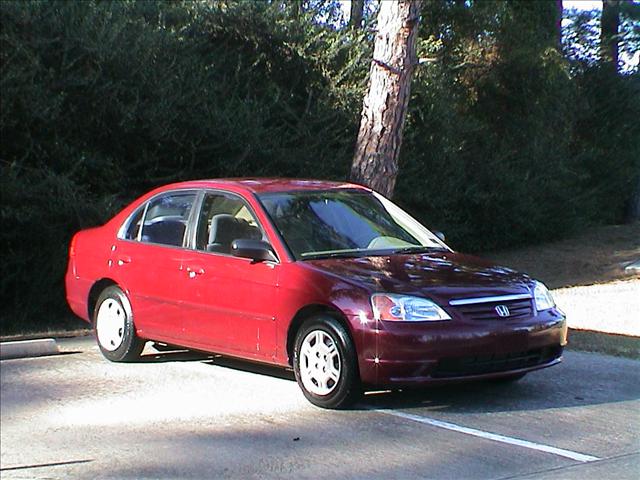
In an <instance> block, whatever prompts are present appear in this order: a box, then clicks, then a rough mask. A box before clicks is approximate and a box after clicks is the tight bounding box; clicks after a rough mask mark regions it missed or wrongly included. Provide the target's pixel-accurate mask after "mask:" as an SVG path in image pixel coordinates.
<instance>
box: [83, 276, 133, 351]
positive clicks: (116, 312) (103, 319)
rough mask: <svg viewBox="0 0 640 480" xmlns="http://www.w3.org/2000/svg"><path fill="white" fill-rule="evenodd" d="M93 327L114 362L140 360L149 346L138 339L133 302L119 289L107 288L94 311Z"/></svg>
mask: <svg viewBox="0 0 640 480" xmlns="http://www.w3.org/2000/svg"><path fill="white" fill-rule="evenodd" d="M93 325H94V328H95V331H96V338H97V339H98V346H99V347H100V351H101V352H102V354H103V355H104V356H105V357H106V358H107V359H109V360H111V361H112V362H131V361H133V360H136V359H138V358H139V357H140V354H141V353H142V350H143V348H144V344H145V342H144V341H143V340H141V339H140V338H138V336H137V335H136V329H135V326H134V324H133V313H132V311H131V304H130V303H129V299H128V298H127V296H126V295H125V294H124V292H123V291H122V290H120V289H119V288H118V287H116V286H111V287H107V288H105V289H104V290H103V291H102V293H101V294H100V296H99V297H98V301H97V302H96V308H95V309H94V311H93Z"/></svg>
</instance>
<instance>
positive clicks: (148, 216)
mask: <svg viewBox="0 0 640 480" xmlns="http://www.w3.org/2000/svg"><path fill="white" fill-rule="evenodd" d="M195 198H196V194H195V193H194V192H176V193H170V194H166V195H162V196H160V197H157V198H155V199H153V200H151V201H150V202H149V205H148V206H147V208H146V213H145V215H144V221H143V224H142V232H141V236H140V240H141V241H143V242H148V243H158V244H161V245H171V246H175V247H181V246H182V245H183V243H184V236H185V232H186V230H187V222H188V221H189V214H190V213H191V208H192V207H193V203H194V201H195Z"/></svg>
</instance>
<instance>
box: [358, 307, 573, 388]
mask: <svg viewBox="0 0 640 480" xmlns="http://www.w3.org/2000/svg"><path fill="white" fill-rule="evenodd" d="M367 327H368V328H367ZM357 335H358V336H359V340H360V342H357V343H359V347H360V348H359V367H360V378H361V380H362V382H363V383H364V384H365V385H366V386H369V387H400V386H421V385H426V384H440V383H448V382H460V381H466V380H479V379H484V378H499V377H505V376H509V375H514V374H518V373H525V372H529V371H532V370H537V369H540V368H546V367H550V366H552V365H555V364H557V363H559V362H560V361H561V358H562V350H563V347H564V346H565V345H566V343H567V325H566V320H565V317H564V315H562V313H561V312H560V311H558V310H555V309H552V310H549V311H546V312H542V313H539V314H538V315H537V316H536V317H533V318H529V319H524V320H513V321H486V322H483V321H459V320H451V321H444V322H433V323H427V322H423V323H404V322H402V323H401V322H380V321H378V322H375V321H372V322H371V323H370V325H368V326H361V328H360V331H359V332H358V334H357Z"/></svg>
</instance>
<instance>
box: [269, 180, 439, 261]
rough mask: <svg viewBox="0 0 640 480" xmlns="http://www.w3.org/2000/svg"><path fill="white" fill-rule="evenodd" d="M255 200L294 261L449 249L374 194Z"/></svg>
mask: <svg viewBox="0 0 640 480" xmlns="http://www.w3.org/2000/svg"><path fill="white" fill-rule="evenodd" d="M259 199H260V201H261V202H262V204H263V205H264V207H265V209H266V210H267V213H268V214H269V215H270V217H271V219H272V220H273V223H274V224H275V226H276V228H277V229H278V231H279V232H280V234H281V235H282V237H283V239H284V241H285V242H286V243H287V245H288V247H289V248H290V249H291V251H292V253H293V255H294V256H295V257H296V258H297V259H303V260H304V259H312V258H322V257H333V256H364V255H384V254H389V253H399V252H412V251H422V250H429V249H434V248H435V249H445V250H448V247H446V245H444V243H442V242H441V241H440V240H439V239H438V238H437V237H436V236H435V235H434V234H433V233H431V232H430V231H429V230H427V229H426V228H424V227H423V226H422V225H420V224H419V223H418V222H417V221H416V220H414V219H413V218H411V216H410V215H409V214H407V213H406V212H404V211H403V210H402V209H400V207H398V206H396V205H394V204H393V203H391V202H390V201H389V200H387V199H385V198H384V197H382V196H380V195H378V194H376V193H373V192H367V191H364V190H356V189H354V190H346V189H345V190H327V191H300V192H278V193H265V194H261V195H259Z"/></svg>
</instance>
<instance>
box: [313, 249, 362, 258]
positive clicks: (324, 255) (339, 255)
mask: <svg viewBox="0 0 640 480" xmlns="http://www.w3.org/2000/svg"><path fill="white" fill-rule="evenodd" d="M364 256H367V252H366V251H359V250H356V251H349V252H331V253H329V252H327V253H316V254H311V255H305V256H303V257H302V259H301V260H322V259H324V258H349V257H364Z"/></svg>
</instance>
